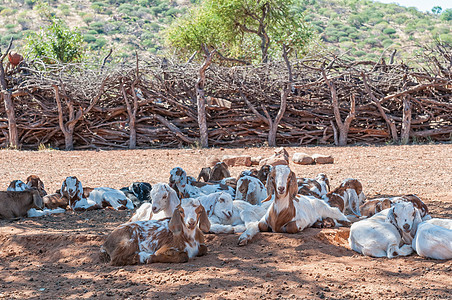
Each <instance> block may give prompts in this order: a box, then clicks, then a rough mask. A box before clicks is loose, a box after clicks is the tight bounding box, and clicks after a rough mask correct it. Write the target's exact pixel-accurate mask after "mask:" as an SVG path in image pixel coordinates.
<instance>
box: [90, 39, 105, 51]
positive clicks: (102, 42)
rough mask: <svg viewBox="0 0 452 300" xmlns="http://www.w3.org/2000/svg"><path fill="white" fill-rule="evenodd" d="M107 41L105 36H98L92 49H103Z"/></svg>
mask: <svg viewBox="0 0 452 300" xmlns="http://www.w3.org/2000/svg"><path fill="white" fill-rule="evenodd" d="M106 43H107V40H106V39H105V38H103V37H101V38H98V39H97V40H96V42H95V43H94V46H92V49H94V50H99V49H102V47H103V46H105V44H106Z"/></svg>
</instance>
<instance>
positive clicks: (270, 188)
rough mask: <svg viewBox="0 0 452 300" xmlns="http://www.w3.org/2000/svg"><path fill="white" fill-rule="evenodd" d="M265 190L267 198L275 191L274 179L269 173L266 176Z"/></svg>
mask: <svg viewBox="0 0 452 300" xmlns="http://www.w3.org/2000/svg"><path fill="white" fill-rule="evenodd" d="M266 188H267V196H271V195H273V193H274V192H275V191H276V183H275V178H273V175H272V173H271V171H270V173H269V174H268V176H267V184H266Z"/></svg>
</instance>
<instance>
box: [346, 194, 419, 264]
mask: <svg viewBox="0 0 452 300" xmlns="http://www.w3.org/2000/svg"><path fill="white" fill-rule="evenodd" d="M421 221H422V220H421V216H420V213H419V210H418V209H417V208H415V207H414V206H413V204H412V203H411V202H403V203H397V204H395V205H394V206H393V207H391V208H388V209H385V210H383V211H381V212H379V213H377V214H375V215H373V216H372V217H371V218H369V219H364V220H362V221H359V222H356V223H353V225H352V226H351V228H350V237H349V240H348V241H349V244H350V247H351V248H352V250H354V251H356V252H359V253H361V254H364V255H367V256H373V257H388V258H394V257H396V256H406V255H410V254H411V253H412V252H413V249H412V248H411V242H412V239H413V236H414V233H415V232H416V229H417V226H418V224H419V223H420V222H421ZM403 243H405V245H403V246H400V245H402V244H403Z"/></svg>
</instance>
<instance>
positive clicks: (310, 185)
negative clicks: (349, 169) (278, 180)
mask: <svg viewBox="0 0 452 300" xmlns="http://www.w3.org/2000/svg"><path fill="white" fill-rule="evenodd" d="M297 184H298V194H300V195H305V196H314V197H317V198H321V197H323V196H324V195H326V194H327V193H328V192H329V191H330V181H329V179H328V177H327V176H326V174H324V173H319V174H318V175H317V176H316V177H315V179H311V178H297Z"/></svg>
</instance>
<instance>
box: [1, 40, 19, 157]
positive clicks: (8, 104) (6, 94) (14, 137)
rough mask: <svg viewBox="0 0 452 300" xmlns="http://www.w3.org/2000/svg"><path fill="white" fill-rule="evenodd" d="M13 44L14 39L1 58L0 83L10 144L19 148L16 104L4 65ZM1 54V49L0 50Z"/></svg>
mask: <svg viewBox="0 0 452 300" xmlns="http://www.w3.org/2000/svg"><path fill="white" fill-rule="evenodd" d="M12 44H13V39H12V38H11V40H10V41H9V45H8V48H7V49H6V51H5V53H4V54H3V55H2V56H1V58H0V83H1V94H2V98H3V103H4V104H5V110H6V117H7V118H8V140H9V146H11V147H13V148H19V133H18V131H17V124H16V115H15V112H14V104H13V100H12V96H11V91H10V90H8V86H7V83H6V77H5V69H4V67H3V60H4V59H5V57H6V56H7V55H8V52H9V50H10V49H11V45H12ZM0 55H1V51H0Z"/></svg>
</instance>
